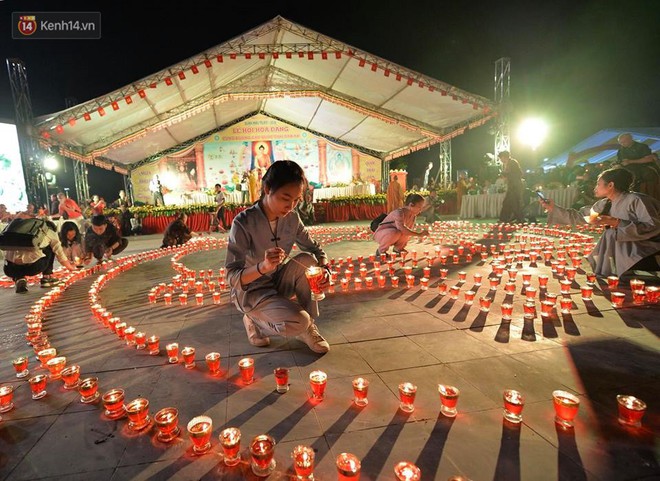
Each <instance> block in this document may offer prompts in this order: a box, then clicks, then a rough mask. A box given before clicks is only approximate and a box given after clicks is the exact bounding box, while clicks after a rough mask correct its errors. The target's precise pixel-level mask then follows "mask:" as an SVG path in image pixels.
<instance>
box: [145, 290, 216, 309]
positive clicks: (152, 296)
mask: <svg viewBox="0 0 660 481" xmlns="http://www.w3.org/2000/svg"><path fill="white" fill-rule="evenodd" d="M156 296H157V295H156V293H155V292H151V291H150V292H149V294H148V299H149V304H156V302H157V297H156ZM190 297H192V298H193V299H195V305H196V306H203V305H204V294H202V293H197V294H194V296H190V295H188V294H186V293H185V292H182V293H181V294H171V293H169V292H166V293H165V294H163V302H164V303H165V305H166V306H171V305H172V300H173V299H178V300H179V305H180V306H187V305H188V299H189V298H190ZM211 299H212V300H213V304H216V305H217V304H221V303H222V293H221V292H220V291H211Z"/></svg>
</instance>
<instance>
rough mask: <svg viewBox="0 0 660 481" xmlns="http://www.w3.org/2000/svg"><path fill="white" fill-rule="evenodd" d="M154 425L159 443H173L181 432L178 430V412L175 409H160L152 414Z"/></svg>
mask: <svg viewBox="0 0 660 481" xmlns="http://www.w3.org/2000/svg"><path fill="white" fill-rule="evenodd" d="M154 423H155V424H156V427H157V428H158V434H157V435H156V438H157V439H158V440H159V441H160V442H161V443H169V442H171V441H173V440H174V439H176V437H177V436H178V435H179V433H180V432H181V429H179V410H178V409H177V408H172V407H169V408H163V409H161V410H160V411H158V412H157V413H156V414H154Z"/></svg>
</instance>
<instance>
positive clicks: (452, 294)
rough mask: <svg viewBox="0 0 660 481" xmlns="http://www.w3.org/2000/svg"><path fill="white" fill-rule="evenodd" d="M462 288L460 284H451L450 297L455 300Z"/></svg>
mask: <svg viewBox="0 0 660 481" xmlns="http://www.w3.org/2000/svg"><path fill="white" fill-rule="evenodd" d="M460 290H461V288H460V287H458V286H451V287H450V288H449V297H450V298H451V299H454V300H456V299H458V293H459V292H460Z"/></svg>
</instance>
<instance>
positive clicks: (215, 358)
mask: <svg viewBox="0 0 660 481" xmlns="http://www.w3.org/2000/svg"><path fill="white" fill-rule="evenodd" d="M204 360H205V361H206V366H207V367H208V369H209V374H210V375H211V376H217V375H218V374H220V353H219V352H209V353H208V354H207V355H206V356H205V358H204Z"/></svg>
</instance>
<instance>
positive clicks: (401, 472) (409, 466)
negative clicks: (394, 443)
mask: <svg viewBox="0 0 660 481" xmlns="http://www.w3.org/2000/svg"><path fill="white" fill-rule="evenodd" d="M394 475H395V476H396V479H398V480H399V481H420V479H422V471H421V470H420V469H419V468H418V467H417V466H415V465H414V464H413V463H411V462H410V461H401V462H400V463H397V465H396V466H394Z"/></svg>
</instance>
